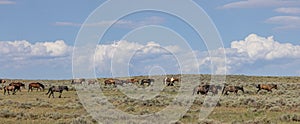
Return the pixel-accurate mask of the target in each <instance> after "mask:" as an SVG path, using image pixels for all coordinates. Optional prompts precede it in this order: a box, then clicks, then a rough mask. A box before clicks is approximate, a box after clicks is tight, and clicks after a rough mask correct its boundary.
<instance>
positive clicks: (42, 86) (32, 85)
mask: <svg viewBox="0 0 300 124" xmlns="http://www.w3.org/2000/svg"><path fill="white" fill-rule="evenodd" d="M33 88H36V91H38V89H40V91H42V89H43V91H44V89H45V86H44V85H43V84H41V83H39V82H36V83H30V84H29V85H28V92H29V91H30V90H31V91H32V89H33Z"/></svg>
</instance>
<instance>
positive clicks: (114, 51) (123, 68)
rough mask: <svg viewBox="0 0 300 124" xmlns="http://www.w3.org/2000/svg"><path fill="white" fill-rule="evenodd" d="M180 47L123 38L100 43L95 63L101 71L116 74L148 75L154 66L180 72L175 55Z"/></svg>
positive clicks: (167, 70) (166, 70)
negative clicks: (130, 40) (109, 42)
mask: <svg viewBox="0 0 300 124" xmlns="http://www.w3.org/2000/svg"><path fill="white" fill-rule="evenodd" d="M179 49H180V47H178V46H174V45H170V46H161V45H160V44H159V43H156V42H153V41H150V42H147V43H146V44H139V43H136V42H129V41H125V40H121V41H117V42H115V43H113V44H102V45H98V46H97V49H96V52H95V63H96V68H97V70H98V71H100V72H99V73H101V74H110V73H114V76H116V75H117V76H125V75H128V73H131V74H136V75H141V74H146V75H147V74H148V73H149V72H150V71H151V69H152V67H161V68H162V69H165V70H161V71H162V72H161V73H163V72H169V73H171V72H177V73H179V72H178V68H179V67H178V63H177V60H176V57H175V56H176V55H175V54H176V53H178V51H179ZM109 67H112V68H109ZM111 69H112V70H111ZM176 70H177V71H176ZM111 71H112V72H111Z"/></svg>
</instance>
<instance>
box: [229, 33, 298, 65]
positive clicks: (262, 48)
mask: <svg viewBox="0 0 300 124" xmlns="http://www.w3.org/2000/svg"><path fill="white" fill-rule="evenodd" d="M231 48H232V49H236V50H237V53H242V54H243V53H246V54H247V55H248V56H249V58H250V59H253V60H257V59H267V60H272V59H278V58H299V57H300V46H298V45H293V44H290V43H280V42H278V41H276V40H274V37H273V36H270V37H267V38H265V37H261V36H258V35H256V34H250V35H249V36H247V37H246V38H245V39H244V40H240V41H233V42H232V43H231Z"/></svg>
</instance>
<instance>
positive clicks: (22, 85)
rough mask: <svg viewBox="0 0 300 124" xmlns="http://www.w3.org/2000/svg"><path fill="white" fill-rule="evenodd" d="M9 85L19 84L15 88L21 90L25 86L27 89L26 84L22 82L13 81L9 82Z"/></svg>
mask: <svg viewBox="0 0 300 124" xmlns="http://www.w3.org/2000/svg"><path fill="white" fill-rule="evenodd" d="M9 86H17V87H16V89H15V90H18V91H19V92H21V87H23V88H24V89H25V84H23V83H21V82H17V83H15V82H12V83H10V84H9Z"/></svg>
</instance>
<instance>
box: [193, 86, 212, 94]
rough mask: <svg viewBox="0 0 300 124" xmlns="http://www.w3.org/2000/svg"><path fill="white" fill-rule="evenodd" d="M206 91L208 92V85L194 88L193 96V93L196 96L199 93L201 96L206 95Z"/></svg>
mask: <svg viewBox="0 0 300 124" xmlns="http://www.w3.org/2000/svg"><path fill="white" fill-rule="evenodd" d="M208 90H209V85H199V86H196V87H195V88H194V90H193V95H194V94H195V93H197V94H199V93H201V94H202V95H207V93H208Z"/></svg>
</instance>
